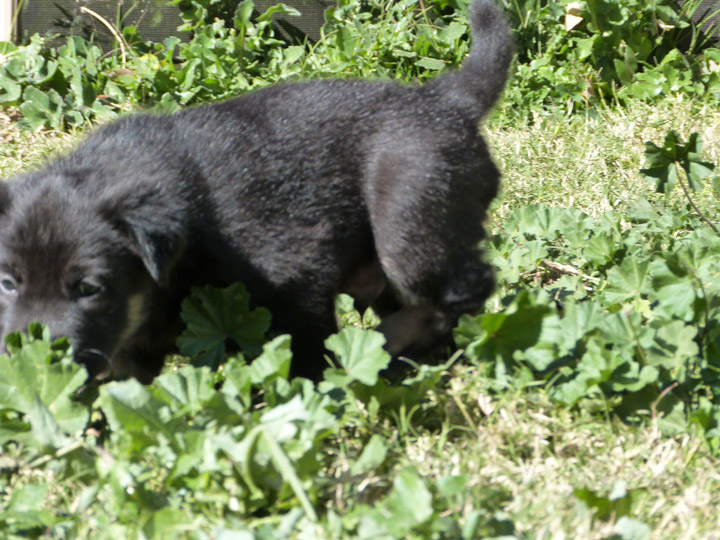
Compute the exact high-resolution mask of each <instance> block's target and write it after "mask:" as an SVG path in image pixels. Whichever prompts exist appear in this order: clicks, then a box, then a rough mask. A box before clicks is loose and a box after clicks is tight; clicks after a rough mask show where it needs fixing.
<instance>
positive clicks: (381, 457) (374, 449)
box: [350, 435, 388, 475]
mask: <svg viewBox="0 0 720 540" xmlns="http://www.w3.org/2000/svg"><path fill="white" fill-rule="evenodd" d="M387 452H388V447H387V445H386V444H385V438H384V437H381V436H380V435H373V436H372V437H370V440H369V441H368V443H367V444H366V445H365V448H363V451H362V454H360V457H358V459H357V461H355V463H353V464H352V466H351V468H350V474H353V475H359V474H367V473H369V472H371V471H374V470H375V469H376V468H377V467H379V466H380V465H382V464H383V462H384V461H385V457H386V456H387Z"/></svg>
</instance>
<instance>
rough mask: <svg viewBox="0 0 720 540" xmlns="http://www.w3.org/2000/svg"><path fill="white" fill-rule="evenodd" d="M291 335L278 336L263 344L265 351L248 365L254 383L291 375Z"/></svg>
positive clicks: (285, 377)
mask: <svg viewBox="0 0 720 540" xmlns="http://www.w3.org/2000/svg"><path fill="white" fill-rule="evenodd" d="M291 361H292V351H291V350H290V336H288V335H283V336H278V337H276V338H275V339H274V340H272V341H270V342H268V343H266V344H265V345H263V353H262V354H261V355H260V356H258V357H257V358H256V359H255V360H253V361H252V363H251V364H250V366H249V367H248V373H249V375H250V378H251V381H252V383H253V384H258V385H259V384H262V383H264V382H266V381H268V380H271V379H277V378H281V379H287V378H288V377H289V376H290V362H291Z"/></svg>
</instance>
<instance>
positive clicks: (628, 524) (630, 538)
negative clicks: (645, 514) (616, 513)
mask: <svg viewBox="0 0 720 540" xmlns="http://www.w3.org/2000/svg"><path fill="white" fill-rule="evenodd" d="M613 533H614V535H613V538H618V540H650V538H651V536H652V529H651V528H650V527H649V526H648V525H647V524H645V523H643V522H642V521H638V520H636V519H632V518H629V517H628V516H622V517H621V518H620V519H618V520H617V523H615V526H614V527H613Z"/></svg>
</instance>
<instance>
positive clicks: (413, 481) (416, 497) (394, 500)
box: [359, 467, 433, 538]
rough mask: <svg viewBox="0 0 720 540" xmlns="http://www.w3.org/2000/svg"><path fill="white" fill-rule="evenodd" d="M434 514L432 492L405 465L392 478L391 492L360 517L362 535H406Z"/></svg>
mask: <svg viewBox="0 0 720 540" xmlns="http://www.w3.org/2000/svg"><path fill="white" fill-rule="evenodd" d="M432 515H433V508H432V494H431V493H430V491H429V490H428V488H427V486H426V485H425V482H424V481H423V479H422V478H421V477H420V476H419V475H418V473H417V471H416V470H415V469H414V468H412V467H409V468H406V469H403V470H402V471H400V472H399V473H398V474H397V475H396V476H395V479H394V480H393V489H392V491H391V492H390V494H389V495H388V496H387V497H386V498H385V499H384V500H383V501H381V502H380V503H379V504H376V505H375V508H374V509H373V510H372V511H370V512H365V513H364V514H362V515H361V517H360V526H359V533H360V535H359V536H360V537H361V538H387V537H389V538H406V537H408V533H409V532H410V531H412V530H413V529H414V528H415V527H417V526H419V525H422V524H423V523H425V522H426V521H428V520H429V519H430V518H431V517H432Z"/></svg>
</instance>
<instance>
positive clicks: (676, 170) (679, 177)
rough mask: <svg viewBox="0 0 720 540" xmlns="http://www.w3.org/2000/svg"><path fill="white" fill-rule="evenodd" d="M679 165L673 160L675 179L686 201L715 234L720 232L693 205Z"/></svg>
mask: <svg viewBox="0 0 720 540" xmlns="http://www.w3.org/2000/svg"><path fill="white" fill-rule="evenodd" d="M679 169H680V166H679V165H678V163H677V161H676V162H675V172H676V173H677V179H678V182H680V187H681V188H682V190H683V192H684V193H685V197H687V200H688V202H689V203H690V206H692V207H693V209H694V210H695V212H697V214H698V215H699V216H700V217H701V218H702V220H703V221H704V222H705V223H707V224H708V225H710V227H711V228H712V230H713V231H715V234H720V231H718V230H717V227H715V225H713V224H712V222H711V221H710V220H709V219H708V218H707V216H705V214H703V213H702V212H701V211H700V209H699V208H698V207H697V206H695V202H694V201H693V200H692V197H690V192H689V191H688V189H687V186H686V185H685V182H683V179H682V175H681V174H680V170H679Z"/></svg>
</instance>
